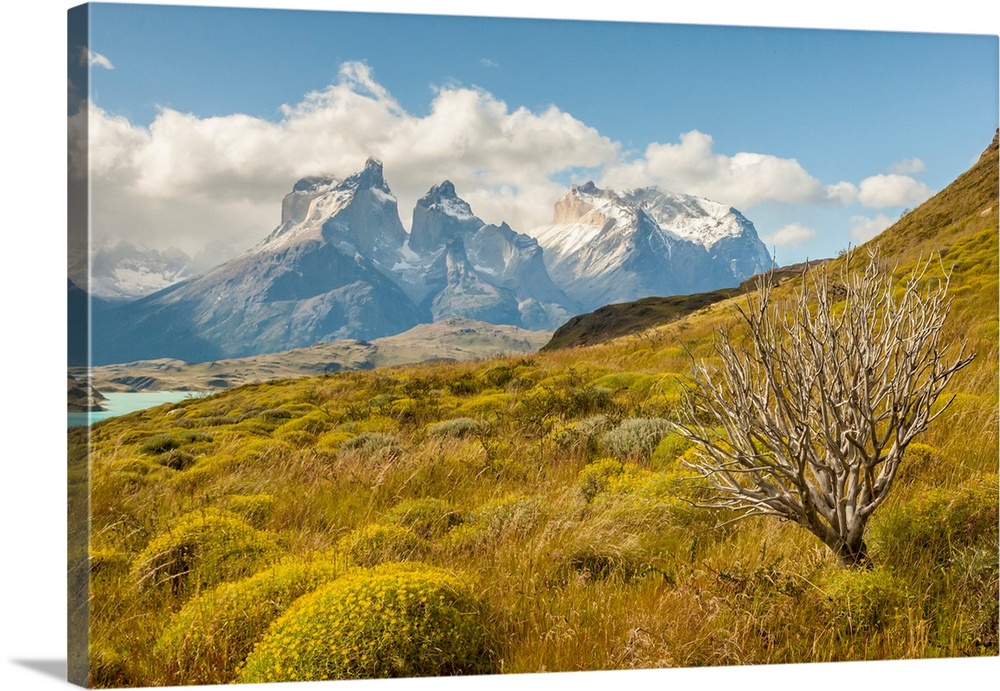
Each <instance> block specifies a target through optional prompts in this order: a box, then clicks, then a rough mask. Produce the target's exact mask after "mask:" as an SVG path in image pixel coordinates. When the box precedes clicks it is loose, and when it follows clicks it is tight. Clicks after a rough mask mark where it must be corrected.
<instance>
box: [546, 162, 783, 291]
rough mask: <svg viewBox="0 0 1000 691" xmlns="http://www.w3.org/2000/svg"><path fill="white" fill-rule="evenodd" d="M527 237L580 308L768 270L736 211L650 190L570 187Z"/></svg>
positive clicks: (699, 287) (733, 281) (719, 284)
mask: <svg viewBox="0 0 1000 691" xmlns="http://www.w3.org/2000/svg"><path fill="white" fill-rule="evenodd" d="M531 234H532V235H534V237H536V238H537V239H538V242H539V244H540V245H541V246H542V247H543V248H544V251H545V262H546V266H547V268H548V270H549V274H550V275H551V276H552V280H553V281H554V282H555V283H556V285H558V286H560V287H562V288H563V290H565V291H566V293H567V294H568V295H569V296H570V297H571V298H572V299H574V300H576V301H577V302H578V303H580V304H581V305H583V307H584V308H585V309H587V310H592V309H596V308H597V307H600V306H601V305H606V304H609V303H616V302H627V301H631V300H637V299H639V298H643V297H648V296H652V295H660V296H663V295H686V294H690V293H695V292H704V291H710V290H715V289H718V288H727V287H733V286H736V285H738V284H739V283H740V282H741V281H744V280H746V279H747V278H748V277H750V276H752V275H753V274H756V273H760V272H761V271H766V270H767V269H768V268H770V267H771V266H772V265H773V262H772V260H771V256H770V254H768V251H767V248H766V247H765V246H764V244H763V243H762V242H761V240H760V238H759V237H758V236H757V231H756V230H755V229H754V227H753V224H752V223H751V222H750V221H749V220H747V218H746V217H745V216H743V214H741V213H740V212H739V211H737V210H736V209H733V208H732V207H728V206H725V205H723V204H718V203H716V202H712V201H709V200H707V199H701V198H699V197H693V196H690V195H684V194H677V193H672V192H666V191H664V190H661V189H658V188H655V187H646V188H641V189H637V190H628V191H626V192H624V193H622V194H618V193H617V192H615V191H614V190H605V189H600V188H598V187H597V186H596V185H594V183H592V182H588V183H586V184H584V185H580V186H575V185H574V186H573V187H572V188H571V189H570V191H569V192H567V193H566V196H564V197H563V198H562V199H560V200H559V201H558V202H557V203H556V206H555V215H554V218H553V222H552V223H551V224H549V225H545V226H541V227H538V228H535V229H534V230H532V231H531Z"/></svg>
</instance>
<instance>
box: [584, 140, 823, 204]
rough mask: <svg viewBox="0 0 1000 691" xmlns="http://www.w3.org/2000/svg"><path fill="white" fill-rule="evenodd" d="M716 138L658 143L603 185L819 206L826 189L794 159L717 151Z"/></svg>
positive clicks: (732, 201)
mask: <svg viewBox="0 0 1000 691" xmlns="http://www.w3.org/2000/svg"><path fill="white" fill-rule="evenodd" d="M712 145H713V142H712V137H711V135H708V134H705V133H704V132H699V131H698V130H691V131H690V132H686V133H684V134H682V135H681V136H680V141H679V142H678V143H667V144H663V143H653V144H650V145H649V146H648V147H646V151H645V153H644V155H643V157H642V158H641V159H639V160H637V161H632V162H630V163H627V164H624V165H618V166H615V167H612V168H611V169H609V170H608V171H607V173H606V175H605V177H604V179H603V180H602V183H603V184H605V185H607V186H610V187H636V186H641V185H649V184H656V185H661V186H662V187H665V188H667V189H671V190H676V191H682V192H686V193H689V194H696V195H699V196H704V197H708V198H710V199H714V200H716V201H720V202H723V203H725V204H732V205H733V206H737V207H748V206H753V205H755V204H760V203H762V202H765V201H778V202H790V203H801V202H807V203H819V202H822V201H823V200H824V199H825V194H824V187H823V184H822V183H821V182H820V181H819V180H817V179H816V178H814V177H813V176H811V175H810V174H809V173H807V172H806V170H805V169H804V168H803V167H802V166H801V165H800V164H799V162H798V161H796V160H795V159H794V158H779V157H777V156H772V155H770V154H761V153H751V152H739V153H736V154H734V155H732V156H726V155H724V154H719V153H716V152H715V151H713V148H712Z"/></svg>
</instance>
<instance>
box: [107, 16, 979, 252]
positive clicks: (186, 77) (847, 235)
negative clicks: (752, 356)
mask: <svg viewBox="0 0 1000 691" xmlns="http://www.w3.org/2000/svg"><path fill="white" fill-rule="evenodd" d="M92 17H93V19H92V24H91V49H92V51H94V52H95V53H96V54H97V55H96V56H94V58H93V59H92V61H91V64H92V68H91V100H92V104H93V105H94V106H96V107H97V108H98V109H100V111H99V112H100V118H99V119H104V120H106V121H107V123H108V124H109V127H105V128H103V130H102V131H104V132H106V133H108V136H107V137H106V138H101V137H98V141H99V143H100V144H101V145H102V147H104V148H106V149H107V150H108V151H114V152H115V153H114V156H112V157H111V160H110V161H103V162H102V161H97V162H94V163H93V165H94V176H95V180H96V187H95V190H96V194H95V204H94V208H95V220H94V223H95V234H96V236H97V237H98V238H101V237H103V236H104V235H107V236H108V237H122V236H128V235H129V234H131V233H134V230H133V228H134V227H135V226H137V225H141V227H143V228H144V229H145V230H144V240H145V241H146V242H147V244H150V245H152V246H162V245H165V244H171V243H168V239H170V240H171V241H172V244H176V245H178V246H180V247H181V248H182V249H184V250H185V251H188V252H189V253H197V252H199V251H202V248H201V247H200V243H202V242H203V240H204V239H205V238H212V240H213V242H214V243H215V247H214V249H212V250H211V251H207V252H203V254H202V259H203V261H205V262H212V261H216V260H219V259H222V258H225V255H226V254H227V253H229V254H231V253H233V252H235V251H239V250H242V249H244V248H245V247H246V246H249V245H250V244H252V243H253V242H255V241H256V240H257V239H259V238H260V237H263V235H265V234H266V233H267V232H268V231H269V230H270V229H271V228H272V227H273V226H274V225H275V224H276V222H277V218H278V216H277V214H278V209H279V203H280V198H281V196H282V195H283V194H284V192H285V191H287V190H288V189H289V188H290V186H291V184H292V182H294V178H295V177H297V176H300V175H306V174H314V173H321V172H331V173H334V174H337V175H347V174H349V173H351V172H352V171H353V170H356V169H357V168H358V167H360V165H361V164H362V163H363V161H364V158H365V157H366V156H367V155H369V154H370V155H374V156H376V157H379V158H382V159H383V160H384V161H385V164H386V175H387V178H388V180H389V183H390V185H391V186H392V187H393V189H394V191H396V193H397V196H398V197H399V200H400V213H401V216H402V219H403V222H404V224H405V225H408V222H409V218H408V216H409V213H410V210H411V209H412V203H413V201H414V200H415V199H416V198H417V197H419V196H420V195H421V194H422V193H423V191H426V189H427V188H428V187H429V186H430V185H432V184H435V183H436V182H439V181H440V179H439V178H443V177H450V178H452V179H453V180H454V181H455V182H456V185H457V186H458V190H459V193H460V194H462V196H464V197H465V198H466V199H468V200H469V201H470V203H472V205H473V209H474V210H475V211H476V212H477V213H478V214H479V215H480V216H482V217H483V218H484V219H486V220H488V221H493V222H499V221H501V220H507V221H509V222H511V223H512V225H514V227H515V228H517V229H518V230H521V231H528V230H530V227H531V226H532V225H538V224H540V223H544V222H545V221H546V220H547V218H546V216H547V215H548V214H549V212H550V210H551V204H552V202H554V201H555V199H556V198H558V196H560V195H561V192H562V191H563V189H564V186H565V185H568V184H569V183H571V182H582V181H585V180H586V179H590V178H593V179H595V180H596V181H597V182H598V184H602V185H605V186H610V187H614V188H621V187H627V186H639V185H645V184H659V185H661V186H663V187H666V188H668V189H674V190H676V191H680V192H687V193H692V194H699V195H702V196H707V197H710V198H713V199H716V200H717V201H721V202H724V203H728V204H732V205H733V206H736V207H737V208H739V209H740V210H742V211H743V212H744V213H745V214H746V215H747V216H748V217H749V218H750V219H751V220H753V221H754V222H755V224H756V226H757V230H758V233H759V234H760V235H761V236H762V237H764V238H765V241H766V242H768V244H769V246H772V247H774V248H775V250H776V253H777V258H778V260H779V262H780V263H788V262H793V261H800V260H802V259H804V258H806V257H817V256H829V255H832V254H835V253H836V252H837V251H838V250H839V249H841V248H843V247H845V246H847V245H848V243H854V244H857V242H860V241H863V240H864V239H866V238H867V237H869V236H871V235H872V234H873V233H874V232H876V231H877V230H879V229H880V228H881V227H884V226H885V225H886V224H887V223H889V222H890V221H891V220H893V219H895V218H897V217H898V216H899V214H900V212H901V211H902V210H903V209H904V208H908V207H912V206H915V205H916V204H918V203H919V202H920V201H922V200H923V199H924V198H926V197H927V196H928V195H929V194H931V193H933V192H934V191H937V190H938V189H940V188H942V187H943V186H945V185H946V184H948V183H949V182H950V181H951V180H953V179H954V178H955V177H957V176H958V175H959V174H960V173H961V172H962V171H964V170H965V169H966V168H967V167H968V166H969V165H970V164H971V163H972V162H973V161H974V160H975V158H976V157H977V156H978V154H979V153H980V152H981V151H982V149H983V148H984V147H985V146H986V144H987V143H988V142H989V139H990V138H991V136H992V133H993V131H994V130H995V128H996V127H997V84H998V74H997V39H996V37H995V36H988V35H987V36H976V35H955V34H927V33H912V32H911V33H893V32H884V31H882V32H880V31H832V30H819V29H816V30H795V29H770V28H745V27H744V28H738V27H718V26H714V27H713V26H704V25H702V26H696V25H690V24H689V25H665V24H655V23H636V22H632V23H629V22H598V21H551V20H529V19H511V18H481V17H454V16H451V17H445V16H406V15H398V14H397V15H393V14H377V15H375V14H372V15H366V14H358V13H342V12H333V13H323V12H310V11H272V10H260V9H243V10H238V9H231V8H218V7H216V8H196V7H163V6H160V7H156V6H139V5H110V4H103V5H102V4H99V5H95V6H94V10H93V15H92ZM338 89H339V90H338ZM310 93H314V94H320V97H319V98H318V100H317V99H316V98H314V99H312V100H310V99H309V97H307V94H310ZM366 99H367V100H366ZM355 107H357V108H359V110H357V111H356V113H357V114H356V117H355V118H353V120H351V118H350V114H349V110H348V112H347V113H346V114H345V113H344V112H342V111H344V109H351V108H355ZM368 108H374V110H373V111H372V112H369V111H368V110H366V109H368ZM335 113H340V115H341V117H337V116H336V115H335ZM444 113H450V114H451V116H450V117H451V119H452V121H453V122H457V123H458V124H457V125H456V126H454V127H453V126H452V125H451V124H449V123H448V122H447V118H445V116H444ZM435 114H436V115H435ZM236 116H242V117H236ZM324 122H325V123H327V125H328V129H323V123H324ZM564 122H569V125H567V126H563V124H562V123H564ZM346 123H349V124H346ZM366 123H367V126H366ZM111 125H113V127H111ZM112 130H114V131H113V132H112ZM333 130H336V132H334V131H333ZM223 131H228V132H231V133H234V134H233V135H232V139H233V141H231V142H227V143H226V144H225V146H230V147H237V148H238V149H241V151H240V153H239V154H238V155H237V156H236V158H235V160H229V161H228V163H227V164H226V165H221V164H218V163H217V161H218V160H222V159H227V160H228V159H229V158H230V154H229V152H227V151H224V150H221V147H222V146H223V144H218V145H217V146H218V147H220V150H217V151H215V152H214V154H215V155H216V160H215V161H211V160H208V159H210V158H211V156H212V155H213V153H212V152H210V151H208V150H207V148H206V147H208V148H211V147H210V146H209V145H208V144H207V142H208V141H209V138H210V137H212V136H214V137H215V138H216V139H220V138H221V139H226V137H225V136H224V135H221V136H220V135H218V134H214V135H213V134H210V133H215V132H223ZM526 131H527V132H531V133H532V134H531V135H530V136H526V137H525V138H523V139H522V138H520V135H519V134H518V132H526ZM236 133H239V134H236ZM92 137H93V135H92ZM310 137H311V138H312V142H314V145H313V146H310V145H309V142H308V141H307V140H308V138H310ZM418 140H419V141H418ZM507 142H511V146H510V147H509V148H505V147H506V143H507ZM324 146H326V147H329V149H328V151H326V153H325V154H324V153H323V147H324ZM435 147H437V148H435ZM244 148H245V149H249V150H250V151H242V149H244ZM296 152H299V153H296ZM184 161H189V162H190V166H189V167H185V164H184ZM318 168H323V170H319V169H318ZM255 175H256V177H255ZM105 178H106V179H105ZM102 180H104V181H105V182H106V184H103V185H102ZM178 181H180V182H178ZM213 207H214V208H213ZM123 209H125V210H126V212H125V213H123V212H122V210H123ZM146 215H148V216H149V217H150V218H148V219H147V218H144V216H146ZM171 224H173V225H172V226H171ZM184 229H187V230H186V231H185V230H184Z"/></svg>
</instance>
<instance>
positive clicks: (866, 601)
mask: <svg viewBox="0 0 1000 691" xmlns="http://www.w3.org/2000/svg"><path fill="white" fill-rule="evenodd" d="M820 587H821V589H822V590H823V592H824V593H826V596H827V600H826V603H825V606H826V610H827V612H828V614H829V616H830V619H831V623H833V624H834V625H835V627H836V628H837V629H839V630H840V631H842V632H843V633H846V634H850V635H855V634H861V633H871V632H873V631H878V630H880V629H882V628H884V627H885V626H886V625H887V624H888V623H889V621H890V620H891V619H892V618H893V617H894V616H896V615H897V614H899V612H900V610H901V608H902V607H904V605H905V603H906V591H905V589H904V588H903V584H902V583H901V582H900V581H899V580H898V579H897V578H896V577H895V576H894V575H893V573H892V572H891V571H889V570H886V569H879V568H876V569H872V570H861V569H838V570H837V571H834V572H832V573H831V574H829V575H828V576H827V578H826V580H825V582H823V583H822V584H821V586H820Z"/></svg>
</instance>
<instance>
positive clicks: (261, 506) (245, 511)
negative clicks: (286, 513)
mask: <svg viewBox="0 0 1000 691" xmlns="http://www.w3.org/2000/svg"><path fill="white" fill-rule="evenodd" d="M226 508H228V509H229V510H230V511H232V512H233V513H235V514H238V515H239V516H240V517H241V518H243V520H245V521H246V522H247V523H249V524H250V525H252V526H253V527H255V528H263V527H264V526H265V525H266V524H267V521H268V520H269V519H270V518H271V513H272V512H273V511H274V497H272V496H271V495H270V494H234V495H232V496H230V497H229V498H228V499H227V500H226Z"/></svg>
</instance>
